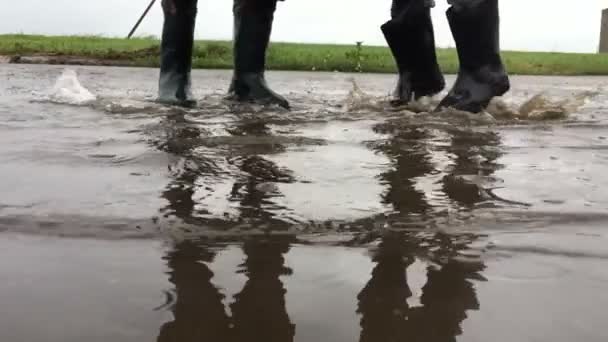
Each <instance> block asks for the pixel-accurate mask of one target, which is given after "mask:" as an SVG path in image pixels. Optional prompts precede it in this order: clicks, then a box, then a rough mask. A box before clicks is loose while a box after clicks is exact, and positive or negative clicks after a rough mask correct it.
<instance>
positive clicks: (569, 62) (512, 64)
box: [0, 35, 608, 75]
mask: <svg viewBox="0 0 608 342" xmlns="http://www.w3.org/2000/svg"><path fill="white" fill-rule="evenodd" d="M33 54H53V55H64V56H78V57H88V58H96V59H104V60H117V61H124V62H125V64H129V65H136V66H148V67H156V66H158V54H159V41H158V40H156V39H154V38H136V39H131V40H126V39H121V38H102V37H90V36H85V37H81V36H70V37H46V36H34V35H0V55H33ZM438 56H439V63H440V64H441V66H442V69H443V70H444V72H446V73H454V72H456V71H457V68H458V57H457V55H456V51H455V50H454V49H439V50H438ZM503 57H504V60H505V63H506V64H507V67H508V69H509V72H510V73H511V74H525V75H608V55H599V54H574V53H549V52H517V51H504V52H503ZM194 67H195V68H220V69H228V68H231V67H232V49H231V44H230V42H225V41H197V42H196V47H195V51H194ZM268 67H269V69H274V70H307V71H310V70H318V71H345V72H346V71H349V72H352V71H361V72H394V71H395V63H394V61H393V58H392V56H391V54H390V51H389V50H388V48H386V47H378V46H366V45H363V46H357V45H356V44H353V45H324V44H298V43H273V44H272V45H271V48H270V49H269V53H268Z"/></svg>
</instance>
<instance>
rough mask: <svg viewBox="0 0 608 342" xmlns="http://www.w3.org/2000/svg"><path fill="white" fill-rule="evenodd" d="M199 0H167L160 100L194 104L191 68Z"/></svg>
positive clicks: (164, 8)
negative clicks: (191, 89)
mask: <svg viewBox="0 0 608 342" xmlns="http://www.w3.org/2000/svg"><path fill="white" fill-rule="evenodd" d="M196 5H197V0H163V2H162V6H163V12H164V15H165V22H164V25H163V36H162V43H161V65H160V80H159V87H158V88H159V89H158V101H159V102H162V103H168V104H177V105H184V106H191V105H193V104H194V100H192V94H191V92H190V70H191V68H192V49H193V46H194V25H195V21H196Z"/></svg>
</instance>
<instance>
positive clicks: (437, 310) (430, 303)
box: [410, 262, 479, 342]
mask: <svg viewBox="0 0 608 342" xmlns="http://www.w3.org/2000/svg"><path fill="white" fill-rule="evenodd" d="M471 273H474V272H471V271H470V270H468V269H467V268H466V266H464V265H461V264H457V263H455V262H450V263H448V264H447V265H444V266H443V268H442V269H441V270H439V271H438V270H436V269H432V268H429V271H428V274H427V279H428V280H427V283H426V285H425V286H424V287H423V289H422V291H423V293H422V297H421V298H420V301H421V303H422V305H423V307H421V308H416V309H414V310H413V311H412V315H411V316H410V324H411V325H412V327H415V328H416V330H417V332H416V336H417V337H418V338H419V340H420V341H428V342H454V341H456V337H457V336H460V335H461V334H462V327H461V324H462V322H463V321H464V320H465V319H466V318H467V314H466V312H467V311H469V310H479V302H478V300H477V295H476V293H475V288H474V287H473V284H472V283H471V282H470V280H468V276H469V275H471Z"/></svg>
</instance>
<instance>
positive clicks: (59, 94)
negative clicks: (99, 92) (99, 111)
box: [48, 69, 97, 105]
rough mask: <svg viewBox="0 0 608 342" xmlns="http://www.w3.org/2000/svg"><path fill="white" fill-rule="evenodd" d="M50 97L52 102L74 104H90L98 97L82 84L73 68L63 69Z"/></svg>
mask: <svg viewBox="0 0 608 342" xmlns="http://www.w3.org/2000/svg"><path fill="white" fill-rule="evenodd" d="M48 97H49V100H50V101H52V102H56V103H64V104H73V105H84V104H88V103H90V102H93V101H95V100H96V99H97V97H96V96H95V95H94V94H93V93H91V92H90V91H89V90H88V89H86V88H85V87H83V86H82V85H81V84H80V81H79V80H78V74H77V73H76V71H74V70H72V69H66V70H64V71H63V73H62V74H61V76H59V78H58V79H57V81H56V82H55V85H54V86H53V89H51V91H50V93H49V96H48Z"/></svg>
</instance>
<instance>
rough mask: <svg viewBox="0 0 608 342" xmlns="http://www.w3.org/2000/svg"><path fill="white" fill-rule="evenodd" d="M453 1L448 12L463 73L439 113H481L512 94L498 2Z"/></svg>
mask: <svg viewBox="0 0 608 342" xmlns="http://www.w3.org/2000/svg"><path fill="white" fill-rule="evenodd" d="M456 2H457V1H456V0H452V2H451V3H452V7H451V8H450V9H449V10H448V11H447V16H448V21H449V23H450V28H451V30H452V35H453V36H454V40H455V41H456V48H457V49H458V58H459V59H460V69H459V71H458V78H457V79H456V83H455V84H454V86H453V88H452V90H451V91H450V92H449V94H448V95H447V96H446V97H445V98H444V99H443V100H442V101H441V103H440V104H439V106H438V108H437V109H438V110H440V109H443V108H446V107H451V108H454V109H457V110H462V111H467V112H472V113H478V112H481V111H483V110H484V109H485V108H486V107H487V106H488V104H489V103H490V101H491V100H492V98H493V97H495V96H501V95H503V94H505V93H506V92H507V91H509V88H510V84H509V77H508V75H507V73H506V71H505V68H504V66H503V64H502V60H501V58H500V46H499V13H498V0H482V1H470V2H469V3H466V2H465V0H461V1H460V2H461V3H463V4H455V3H456Z"/></svg>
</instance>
